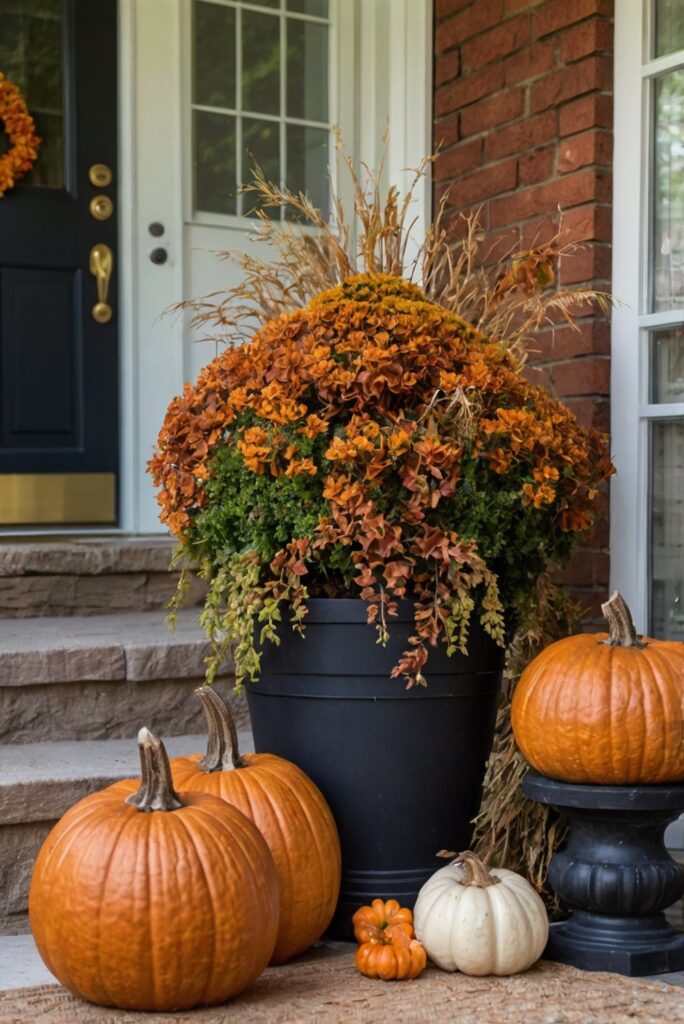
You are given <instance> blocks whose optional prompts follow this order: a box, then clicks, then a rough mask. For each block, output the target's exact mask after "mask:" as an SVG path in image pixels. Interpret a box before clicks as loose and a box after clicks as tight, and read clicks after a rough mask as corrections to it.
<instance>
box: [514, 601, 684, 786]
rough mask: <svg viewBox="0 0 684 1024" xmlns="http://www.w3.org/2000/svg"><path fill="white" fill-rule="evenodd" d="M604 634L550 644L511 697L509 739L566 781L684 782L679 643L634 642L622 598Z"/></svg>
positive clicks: (610, 607) (606, 608)
mask: <svg viewBox="0 0 684 1024" xmlns="http://www.w3.org/2000/svg"><path fill="white" fill-rule="evenodd" d="M602 610H603V614H604V615H605V617H606V618H607V619H608V624H609V630H610V631H609V633H608V634H607V635H606V634H605V633H593V634H580V635H579V636H571V637H567V638H566V639H564V640H558V641H557V642H556V643H554V644H551V645H550V646H549V647H547V648H546V650H545V651H542V653H541V654H540V655H539V656H538V657H537V658H535V659H534V661H533V662H531V663H530V664H529V665H528V667H527V668H526V669H525V671H524V672H523V674H522V676H521V678H520V682H519V683H518V685H517V687H516V690H515V693H514V695H513V702H512V707H511V721H512V725H513V732H514V735H515V739H516V741H517V743H518V746H519V747H520V750H521V751H522V753H523V755H524V756H525V758H526V759H527V761H529V763H530V764H531V765H532V767H533V768H536V769H537V771H539V772H541V773H542V774H543V775H548V776H551V778H555V779H561V780H562V781H563V782H581V783H594V784H598V785H616V786H622V785H634V784H649V783H657V782H681V781H682V780H684V644H682V643H679V642H675V641H672V640H652V639H651V638H650V637H638V636H637V634H636V630H635V628H634V623H633V621H632V616H631V614H630V611H629V608H628V607H627V605H626V604H625V602H624V600H623V599H622V597H620V595H619V594H618V593H615V594H613V596H612V597H611V598H610V600H609V601H608V602H607V603H606V604H604V605H603V606H602Z"/></svg>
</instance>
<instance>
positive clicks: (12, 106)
mask: <svg viewBox="0 0 684 1024" xmlns="http://www.w3.org/2000/svg"><path fill="white" fill-rule="evenodd" d="M0 124H1V125H2V126H3V127H4V130H5V132H6V133H7V134H8V135H9V140H10V148H9V150H8V151H7V153H5V154H4V155H3V156H0V197H2V196H3V195H4V193H5V192H7V191H8V190H9V189H11V188H13V186H14V184H15V182H16V181H17V179H18V178H21V177H22V175H24V174H26V172H27V171H30V170H31V168H32V167H33V162H34V160H35V159H36V157H37V156H38V147H39V146H40V139H39V138H38V136H37V135H36V131H35V124H34V121H33V118H32V117H31V115H30V114H29V112H28V109H27V107H26V104H25V103H24V100H23V98H22V95H21V92H20V91H19V88H18V86H16V85H14V83H13V82H10V81H9V80H8V79H7V78H5V76H4V75H3V74H2V72H0Z"/></svg>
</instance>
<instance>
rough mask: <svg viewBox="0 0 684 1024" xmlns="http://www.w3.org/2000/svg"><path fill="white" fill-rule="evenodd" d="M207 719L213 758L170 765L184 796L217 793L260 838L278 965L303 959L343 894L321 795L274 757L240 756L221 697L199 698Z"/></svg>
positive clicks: (332, 829) (202, 692)
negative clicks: (268, 867)
mask: <svg viewBox="0 0 684 1024" xmlns="http://www.w3.org/2000/svg"><path fill="white" fill-rule="evenodd" d="M197 695H198V696H199V698H200V700H201V701H202V704H203V706H204V710H205V713H206V716H207V723H208V729H209V739H208V744H207V753H206V756H203V755H202V754H193V755H191V756H190V757H178V758H175V759H174V760H173V761H172V762H171V771H172V772H173V779H174V783H175V784H176V786H177V787H178V789H189V790H193V791H196V792H202V793H211V794H213V795H214V796H219V797H221V798H222V799H223V800H227V801H228V803H231V804H233V805H234V806H235V807H237V808H239V810H241V811H242V812H243V813H244V814H246V815H247V817H249V818H251V819H252V821H253V822H254V823H255V825H256V826H257V828H258V829H259V830H260V831H261V833H262V835H263V836H264V838H265V840H266V842H267V843H268V846H269V848H270V850H271V853H272V854H273V859H274V861H275V864H276V868H277V870H278V878H279V880H280V926H279V929H278V938H277V941H276V946H275V950H274V952H273V958H272V963H276V964H278V963H283V962H284V961H285V960H289V959H290V958H291V957H293V956H297V954H298V953H302V952H304V950H305V949H308V948H309V946H311V945H312V943H314V942H315V941H316V940H317V939H319V938H320V937H321V935H322V934H323V932H324V931H325V929H326V928H327V927H328V925H329V924H330V920H331V918H332V915H333V912H334V910H335V906H336V904H337V897H338V895H339V889H340V872H341V858H340V842H339V838H338V835H337V827H336V825H335V821H334V819H333V816H332V814H331V812H330V808H329V807H328V805H327V803H326V802H325V800H324V799H323V796H322V795H321V792H320V790H319V789H318V788H317V787H316V786H315V785H314V783H313V782H312V781H311V779H309V778H308V776H307V775H305V774H304V772H302V771H301V770H300V769H299V768H297V767H296V765H294V764H292V763H291V762H290V761H286V760H285V759H284V758H282V757H276V756H275V755H274V754H245V755H244V756H243V755H241V754H240V752H239V750H238V742H237V733H236V731H235V725H234V723H233V719H232V716H231V714H230V711H229V709H228V708H227V707H226V705H225V704H224V703H223V701H222V700H221V698H220V697H219V695H218V694H217V693H216V692H215V690H213V689H211V687H209V686H201V687H200V688H199V689H198V690H197Z"/></svg>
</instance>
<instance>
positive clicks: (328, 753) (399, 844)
mask: <svg viewBox="0 0 684 1024" xmlns="http://www.w3.org/2000/svg"><path fill="white" fill-rule="evenodd" d="M366 611H367V606H366V605H365V603H364V602H363V601H360V600H351V599H349V600H346V599H339V600H337V599H331V600H326V599H315V600H311V601H310V602H309V614H308V616H307V619H306V636H305V637H304V638H302V637H300V636H299V635H298V634H297V633H294V632H293V631H292V629H291V627H290V626H289V624H286V623H284V624H283V625H282V627H281V629H280V638H281V643H280V646H275V645H272V644H266V645H265V647H264V650H263V654H262V671H261V678H260V680H259V681H258V682H257V683H253V684H249V685H248V686H247V698H248V702H249V709H250V713H251V717H252V728H253V732H254V742H255V749H256V750H257V752H269V753H273V754H278V755H280V756H281V757H285V758H287V759H288V760H290V761H293V762H294V763H295V764H297V765H299V767H300V768H302V769H303V771H305V772H306V773H307V775H309V776H310V777H311V778H312V779H313V780H314V782H315V783H316V784H317V785H318V786H319V788H320V789H321V791H322V792H323V794H324V796H325V797H326V799H327V800H328V803H329V804H330V807H331V809H332V812H333V814H334V816H335V820H336V821H337V826H338V829H339V833H340V841H341V844H342V888H341V893H340V900H339V904H338V908H337V911H336V914H335V918H334V920H333V922H332V925H331V927H330V929H329V932H328V935H329V937H331V938H338V939H347V938H350V937H351V935H352V927H351V917H352V914H353V913H354V911H355V910H356V909H357V908H358V907H359V906H361V905H362V904H364V903H368V902H369V901H370V900H372V899H374V898H375V897H380V898H382V899H385V900H387V899H390V898H392V897H395V898H396V899H398V900H400V901H401V902H402V903H403V904H404V905H407V906H413V903H414V902H415V899H416V896H417V895H418V891H419V889H420V887H421V886H422V885H423V883H424V882H425V881H426V880H427V879H428V878H429V877H430V875H431V874H432V873H433V872H434V871H436V870H437V868H438V867H440V866H443V864H444V861H440V860H439V859H437V857H436V856H435V855H436V853H437V851H438V850H440V849H449V850H456V851H460V850H464V849H466V848H467V847H468V845H469V843H470V840H471V834H472V824H471V822H472V819H473V817H474V816H475V814H476V813H477V810H478V808H479V804H480V796H481V789H482V779H483V775H484V769H485V764H486V760H487V757H488V756H489V752H490V748H491V744H492V737H493V732H494V723H495V718H496V708H497V697H498V692H499V686H500V680H501V670H502V665H503V651H502V650H501V648H499V647H497V646H496V645H495V644H494V642H493V641H492V640H491V639H490V638H489V637H488V636H487V635H486V634H485V633H484V632H483V631H482V630H481V629H480V627H479V626H475V624H473V628H472V629H471V636H470V641H469V653H468V656H467V657H466V656H464V655H455V656H454V657H451V658H449V657H447V655H446V651H445V649H444V648H441V647H438V648H436V649H434V650H433V651H431V653H430V657H429V659H428V663H427V667H426V669H425V675H426V677H427V680H428V685H427V687H419V686H416V687H413V688H412V689H411V690H406V689H405V684H404V682H403V681H402V680H401V679H392V678H391V677H390V673H391V670H392V667H393V666H394V665H395V664H396V662H397V661H398V659H399V657H400V655H401V653H402V651H404V650H405V649H406V648H407V646H408V643H407V641H408V637H409V636H410V635H411V632H412V629H413V621H412V607H411V605H410V604H409V603H408V602H407V603H402V604H401V606H400V612H399V617H398V618H396V619H395V618H391V619H390V620H389V628H390V637H391V638H390V641H389V643H388V645H387V647H382V646H380V645H379V644H377V643H376V640H377V635H376V632H375V629H374V628H373V627H372V626H368V625H367V623H366Z"/></svg>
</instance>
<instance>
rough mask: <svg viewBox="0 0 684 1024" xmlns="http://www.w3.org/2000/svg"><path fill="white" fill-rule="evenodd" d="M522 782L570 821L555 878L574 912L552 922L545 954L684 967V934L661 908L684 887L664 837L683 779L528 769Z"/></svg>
mask: <svg viewBox="0 0 684 1024" xmlns="http://www.w3.org/2000/svg"><path fill="white" fill-rule="evenodd" d="M523 790H524V792H525V793H526V795H527V796H528V797H530V799H532V800H536V801H538V802H539V803H545V804H551V805H553V806H554V807H556V808H558V809H559V810H561V811H562V812H563V814H565V815H566V817H567V818H568V822H569V831H568V840H567V843H566V844H565V846H564V847H563V849H561V850H560V851H559V852H558V853H557V854H556V856H555V857H554V858H553V860H552V861H551V865H550V867H549V883H550V885H551V887H552V889H553V890H554V892H556V893H557V894H558V896H559V897H560V899H561V901H562V902H563V904H565V905H566V906H567V907H569V908H570V909H571V911H572V913H571V914H570V917H569V919H568V920H567V921H563V922H560V923H559V924H554V925H552V926H551V932H550V936H549V943H548V946H547V948H546V952H545V953H544V956H545V957H546V958H547V959H549V960H559V961H561V962H563V963H568V964H573V965H574V966H575V967H581V968H583V969H585V970H590V971H614V972H616V973H618V974H627V975H632V976H633V975H650V974H662V973H664V972H667V971H680V970H682V969H684V933H681V932H677V931H675V930H674V929H673V928H671V927H670V926H669V925H668V923H667V921H666V920H665V916H664V914H663V910H665V909H666V908H667V907H669V906H671V905H672V904H673V903H675V902H676V901H677V900H678V899H680V898H681V896H682V895H683V894H684V867H683V866H682V865H680V864H677V863H676V862H675V861H674V860H673V859H672V857H670V855H669V853H668V852H667V850H666V849H665V844H664V842H663V835H664V832H665V828H666V826H667V825H668V824H669V823H670V822H671V821H674V820H675V819H676V818H677V817H678V816H679V814H680V813H681V812H682V811H684V784H681V783H673V784H672V785H663V786H658V785H654V786H586V785H578V784H574V783H566V782H558V781H556V780H555V779H548V778H545V777H544V776H543V775H538V774H536V773H535V772H530V774H529V775H528V776H527V778H526V779H525V781H524V783H523Z"/></svg>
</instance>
